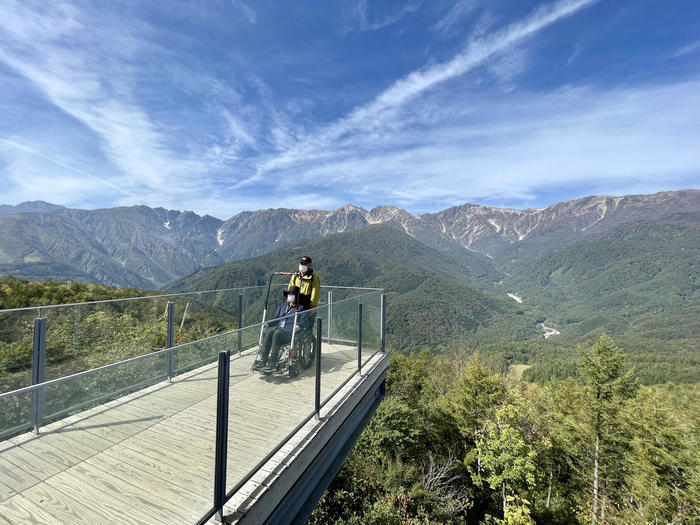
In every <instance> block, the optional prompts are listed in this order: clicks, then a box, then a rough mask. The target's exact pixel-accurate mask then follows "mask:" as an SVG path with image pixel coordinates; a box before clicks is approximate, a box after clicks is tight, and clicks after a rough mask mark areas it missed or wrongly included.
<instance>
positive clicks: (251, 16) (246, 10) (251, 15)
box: [231, 0, 258, 24]
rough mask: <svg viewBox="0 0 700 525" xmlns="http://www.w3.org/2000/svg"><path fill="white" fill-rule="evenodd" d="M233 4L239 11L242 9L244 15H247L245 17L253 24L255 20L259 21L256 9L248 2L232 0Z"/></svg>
mask: <svg viewBox="0 0 700 525" xmlns="http://www.w3.org/2000/svg"><path fill="white" fill-rule="evenodd" d="M231 4H232V5H233V7H235V8H236V9H237V10H238V11H240V13H241V14H242V15H243V16H245V18H246V20H248V22H250V23H251V24H254V23H255V22H257V20H258V17H257V15H256V14H255V11H254V10H253V8H252V7H250V6H249V5H248V4H246V3H245V2H243V1H242V0H231Z"/></svg>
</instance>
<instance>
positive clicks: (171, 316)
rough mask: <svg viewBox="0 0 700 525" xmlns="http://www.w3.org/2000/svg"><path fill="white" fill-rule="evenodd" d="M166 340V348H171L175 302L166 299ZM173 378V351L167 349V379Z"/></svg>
mask: <svg viewBox="0 0 700 525" xmlns="http://www.w3.org/2000/svg"><path fill="white" fill-rule="evenodd" d="M167 312H168V341H167V343H166V345H167V348H172V347H173V343H174V339H175V337H174V335H175V334H174V323H175V303H173V302H172V301H168V308H167ZM172 380H173V351H172V350H169V351H168V381H172Z"/></svg>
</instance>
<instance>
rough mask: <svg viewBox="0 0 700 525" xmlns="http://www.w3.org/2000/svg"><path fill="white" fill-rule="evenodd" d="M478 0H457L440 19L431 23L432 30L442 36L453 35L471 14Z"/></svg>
mask: <svg viewBox="0 0 700 525" xmlns="http://www.w3.org/2000/svg"><path fill="white" fill-rule="evenodd" d="M480 3H481V2H480V0H457V2H455V3H454V4H453V5H452V6H451V7H450V8H449V9H448V10H447V12H446V13H445V14H443V15H442V16H441V17H440V19H439V20H438V21H437V22H435V24H433V30H434V31H437V32H438V33H440V34H441V35H443V36H453V35H454V34H457V33H460V32H461V26H462V25H463V23H464V21H465V19H466V18H467V17H469V16H471V15H472V13H473V11H474V9H475V8H476V7H477V6H478V5H479V4H480Z"/></svg>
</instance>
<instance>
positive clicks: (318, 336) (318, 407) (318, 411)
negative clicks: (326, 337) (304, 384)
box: [314, 317, 323, 419]
mask: <svg viewBox="0 0 700 525" xmlns="http://www.w3.org/2000/svg"><path fill="white" fill-rule="evenodd" d="M322 335H323V332H321V318H320V317H318V318H316V393H315V396H314V401H315V403H314V406H315V408H316V419H321V339H322Z"/></svg>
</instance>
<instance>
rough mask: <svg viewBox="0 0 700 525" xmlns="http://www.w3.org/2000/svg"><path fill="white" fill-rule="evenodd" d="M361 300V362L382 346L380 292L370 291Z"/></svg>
mask: <svg viewBox="0 0 700 525" xmlns="http://www.w3.org/2000/svg"><path fill="white" fill-rule="evenodd" d="M360 301H361V302H362V364H363V365H364V363H366V362H367V360H368V359H369V358H370V357H372V355H374V353H375V352H376V351H377V350H379V349H380V348H381V346H382V327H381V324H382V321H381V319H382V313H381V301H382V292H381V291H376V292H370V293H369V294H367V295H364V296H363V297H362V298H360Z"/></svg>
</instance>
